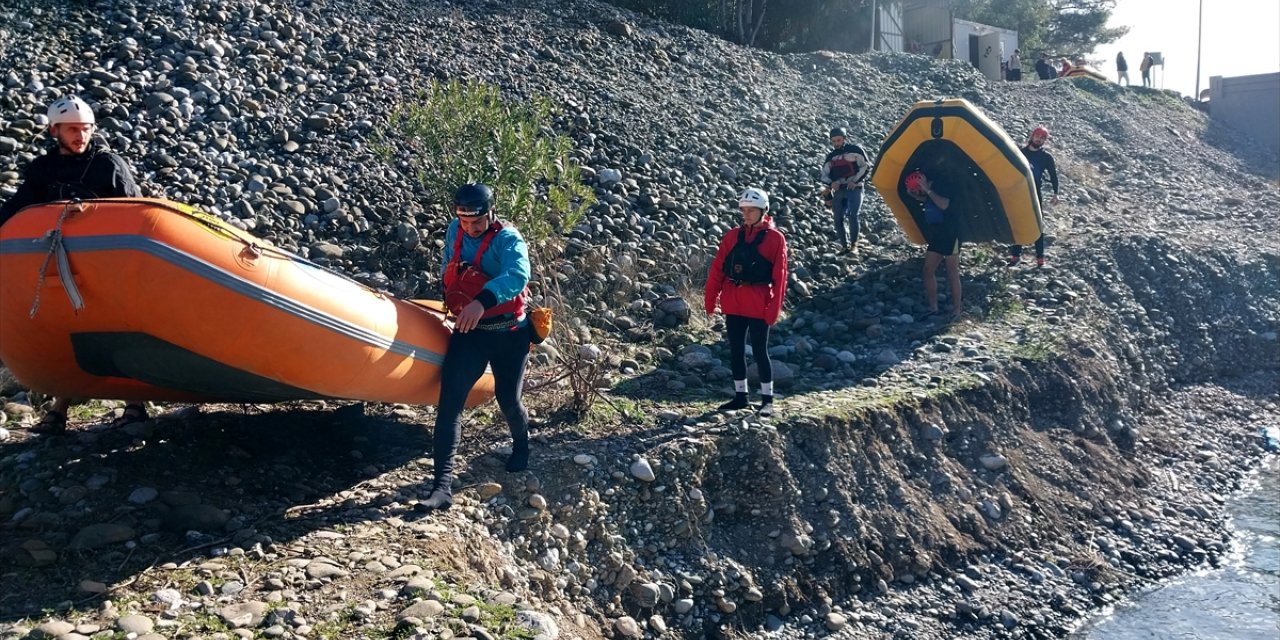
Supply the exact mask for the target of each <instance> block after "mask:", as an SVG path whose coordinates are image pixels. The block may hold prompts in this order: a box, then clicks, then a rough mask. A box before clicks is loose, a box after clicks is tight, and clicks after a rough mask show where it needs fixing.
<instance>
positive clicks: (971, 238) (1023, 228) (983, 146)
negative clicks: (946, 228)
mask: <svg viewBox="0 0 1280 640" xmlns="http://www.w3.org/2000/svg"><path fill="white" fill-rule="evenodd" d="M917 169H919V170H921V171H923V172H924V173H925V175H927V176H929V178H930V179H931V180H934V181H938V180H941V181H942V182H944V183H946V184H947V185H949V187H950V190H951V202H952V204H951V209H949V213H950V212H951V211H954V213H955V215H958V216H959V218H958V219H957V220H956V225H957V230H958V231H959V234H960V239H961V240H962V241H964V242H987V241H996V242H1003V243H1008V244H1030V243H1032V242H1035V241H1036V239H1037V238H1039V237H1040V232H1041V217H1040V201H1039V199H1038V198H1037V197H1036V185H1035V180H1033V179H1032V176H1031V166H1030V165H1029V164H1027V160H1026V158H1025V157H1023V155H1022V152H1021V151H1020V150H1019V149H1018V145H1017V143H1015V142H1014V141H1013V139H1012V138H1010V137H1009V135H1008V134H1006V133H1005V132H1004V130H1003V129H1001V128H1000V127H999V126H998V125H996V124H995V123H994V122H992V121H991V120H990V119H988V118H987V117H986V115H984V114H983V113H982V112H981V111H978V109H977V108H975V107H974V106H973V105H971V104H969V103H968V101H966V100H960V99H956V100H936V101H927V102H917V103H916V104H915V106H913V107H912V108H911V110H910V111H908V112H907V115H906V116H905V117H903V118H902V121H901V122H899V123H898V126H896V127H894V128H893V131H892V132H891V133H890V134H889V137H887V138H885V141H884V144H882V145H881V146H880V155H879V157H878V158H877V159H876V168H875V173H874V174H873V175H872V177H871V182H872V184H874V185H875V186H876V190H877V191H879V192H880V196H881V197H883V198H884V201H885V204H887V205H889V209H890V210H891V211H893V215H894V217H895V218H897V220H898V225H899V226H901V227H902V231H903V232H904V233H906V234H907V238H909V239H910V240H911V241H912V242H914V243H916V244H925V243H926V241H925V238H924V234H923V233H921V228H922V225H923V222H924V218H923V216H924V211H923V207H922V206H920V205H919V204H918V202H917V201H916V200H915V199H914V198H911V197H910V196H909V195H907V190H906V187H905V186H904V185H903V179H904V178H906V176H907V174H909V173H911V172H912V171H915V170H917Z"/></svg>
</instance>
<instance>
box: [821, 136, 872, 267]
mask: <svg viewBox="0 0 1280 640" xmlns="http://www.w3.org/2000/svg"><path fill="white" fill-rule="evenodd" d="M831 147H832V149H831V152H830V153H828V154H827V157H826V159H824V160H823V163H822V181H823V182H825V183H826V187H824V188H823V190H822V194H823V195H824V196H830V197H831V213H832V215H833V217H834V218H835V225H836V239H837V240H838V241H839V242H840V247H841V251H844V252H846V253H853V252H856V251H857V249H858V247H857V245H858V211H859V210H860V209H861V208H862V193H863V191H862V182H863V180H864V179H866V177H867V174H868V173H869V172H870V170H871V161H870V160H868V159H867V152H866V150H865V149H863V148H862V147H861V146H859V145H856V144H854V143H852V142H848V141H847V137H846V135H845V130H844V129H843V128H841V127H836V128H834V129H832V130H831ZM846 224H847V225H848V234H847V235H846V234H845V225H846Z"/></svg>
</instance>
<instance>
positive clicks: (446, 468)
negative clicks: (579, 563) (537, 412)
mask: <svg viewBox="0 0 1280 640" xmlns="http://www.w3.org/2000/svg"><path fill="white" fill-rule="evenodd" d="M453 205H454V216H455V217H454V220H453V221H452V222H451V223H449V229H448V231H447V232H446V233H445V239H444V260H443V277H444V290H445V296H444V301H445V306H446V307H447V308H448V310H449V312H450V313H451V314H452V315H453V316H454V317H455V320H454V326H453V334H452V335H451V336H449V348H448V351H447V352H446V353H445V356H444V364H443V365H442V366H441V370H440V404H439V406H438V407H437V411H436V423H435V432H434V434H433V436H432V440H433V444H432V446H433V449H432V455H433V457H434V460H435V480H434V483H433V485H432V490H431V495H430V496H428V497H427V499H426V500H424V501H422V502H420V503H418V505H417V507H416V508H417V509H418V510H420V511H432V510H443V509H448V508H449V507H450V506H452V505H453V490H452V488H451V485H452V483H453V462H454V460H453V458H454V454H456V453H457V451H458V435H459V434H458V431H459V423H460V421H461V416H462V409H463V407H464V406H465V404H466V401H467V395H468V394H470V393H471V388H472V387H474V386H475V384H476V381H477V380H479V379H480V377H481V376H482V375H484V370H485V367H489V368H490V369H491V370H492V372H493V381H494V392H495V395H496V396H497V400H498V407H499V408H501V409H502V414H503V416H505V417H506V420H507V426H508V427H509V428H510V429H511V440H512V447H511V457H509V458H508V459H507V465H506V468H507V471H512V472H515V471H524V470H525V469H526V468H527V467H528V465H529V413H528V411H526V410H525V407H524V404H523V403H522V402H521V400H520V395H521V392H522V391H523V388H524V371H525V365H526V363H527V362H528V359H529V344H530V341H531V337H530V330H529V318H528V316H527V314H526V313H525V295H526V290H525V287H526V286H527V285H528V283H529V275H530V265H529V248H528V245H526V244H525V241H524V238H523V237H522V236H521V235H520V232H519V231H518V230H517V229H516V228H515V227H514V226H512V225H511V224H510V223H507V222H503V221H501V220H499V219H498V217H497V215H496V213H495V212H494V197H493V190H492V189H490V188H489V187H488V186H486V185H484V184H479V183H473V184H465V185H463V186H462V187H460V188H459V189H458V190H457V192H456V193H455V194H454V198H453Z"/></svg>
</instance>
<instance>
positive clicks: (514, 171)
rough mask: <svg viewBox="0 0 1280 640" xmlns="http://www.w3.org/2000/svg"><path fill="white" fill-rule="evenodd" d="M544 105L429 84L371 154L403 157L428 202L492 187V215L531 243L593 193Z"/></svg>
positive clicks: (556, 228)
mask: <svg viewBox="0 0 1280 640" xmlns="http://www.w3.org/2000/svg"><path fill="white" fill-rule="evenodd" d="M554 114H555V109H554V107H553V106H552V104H551V102H550V101H549V100H547V99H546V98H541V97H538V98H534V99H531V100H524V101H520V102H516V101H511V100H504V99H503V98H502V96H501V95H500V93H499V91H498V88H497V87H495V86H492V85H487V84H479V83H469V82H460V81H457V80H453V81H450V82H448V83H441V82H438V81H434V80H433V81H432V82H431V85H430V86H429V87H428V88H427V89H425V90H423V91H422V92H421V93H419V96H418V101H417V102H416V103H413V104H408V105H404V106H401V107H399V108H397V109H396V110H395V111H394V112H392V114H391V121H390V124H389V126H388V128H387V129H386V130H384V131H383V132H381V135H380V138H381V139H380V140H379V142H378V144H377V146H376V147H375V148H376V149H377V151H378V152H379V154H380V155H381V156H382V157H383V159H384V160H387V161H388V162H393V161H395V160H396V155H397V154H396V152H397V150H399V151H402V152H407V154H408V158H407V161H408V162H409V163H410V165H411V166H412V167H413V169H414V171H415V173H416V176H417V179H418V181H419V183H420V184H421V185H422V187H423V188H424V190H425V191H426V193H427V195H428V197H429V198H430V199H431V201H432V202H434V203H436V204H441V205H446V206H447V205H449V204H451V203H452V199H453V192H454V190H456V189H457V187H458V186H460V185H463V184H466V183H468V182H483V183H485V184H487V185H489V186H491V187H493V190H494V193H495V195H496V198H497V205H496V207H497V211H498V215H500V216H501V217H503V218H505V219H507V220H510V221H512V222H513V223H515V225H516V226H517V227H518V228H519V229H520V233H521V234H522V235H524V237H525V238H526V239H527V240H528V241H529V242H530V244H531V245H532V244H536V243H538V242H541V241H543V240H546V239H547V238H549V237H551V236H552V235H555V234H560V233H563V232H564V231H565V230H567V229H569V228H571V227H572V226H573V225H574V224H576V223H577V221H578V219H579V218H580V217H581V216H582V213H583V211H584V210H585V208H586V207H587V206H589V205H591V204H592V203H594V202H595V196H594V193H593V192H592V191H591V189H590V188H589V187H587V186H586V185H584V184H583V183H582V179H581V172H580V171H579V169H578V165H577V164H575V163H574V162H573V160H572V152H573V142H572V140H570V139H569V138H568V137H567V136H564V135H557V134H555V133H553V132H552V130H551V124H552V116H553V115H554Z"/></svg>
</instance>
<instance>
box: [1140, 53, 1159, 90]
mask: <svg viewBox="0 0 1280 640" xmlns="http://www.w3.org/2000/svg"><path fill="white" fill-rule="evenodd" d="M1154 66H1156V59H1155V58H1153V57H1152V56H1151V54H1150V53H1143V54H1142V64H1140V65H1138V71H1141V72H1142V86H1144V87H1150V86H1151V67H1154Z"/></svg>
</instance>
